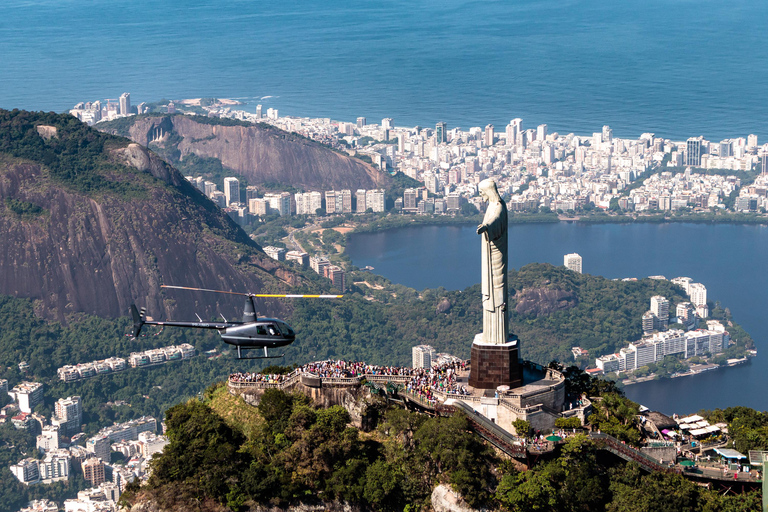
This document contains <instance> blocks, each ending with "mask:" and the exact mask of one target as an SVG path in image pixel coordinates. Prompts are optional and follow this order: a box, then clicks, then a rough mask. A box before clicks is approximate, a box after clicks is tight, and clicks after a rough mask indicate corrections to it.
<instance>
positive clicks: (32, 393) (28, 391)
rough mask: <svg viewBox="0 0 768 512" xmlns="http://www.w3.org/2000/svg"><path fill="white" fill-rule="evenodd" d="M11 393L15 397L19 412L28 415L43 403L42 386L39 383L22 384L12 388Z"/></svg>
mask: <svg viewBox="0 0 768 512" xmlns="http://www.w3.org/2000/svg"><path fill="white" fill-rule="evenodd" d="M11 392H12V393H13V394H14V396H15V397H16V401H17V402H18V404H19V410H20V411H21V412H26V413H28V414H29V413H32V411H34V409H35V407H37V404H39V403H41V402H42V401H43V385H42V384H40V383H39V382H22V383H20V384H17V385H16V386H14V388H13V389H12V390H11Z"/></svg>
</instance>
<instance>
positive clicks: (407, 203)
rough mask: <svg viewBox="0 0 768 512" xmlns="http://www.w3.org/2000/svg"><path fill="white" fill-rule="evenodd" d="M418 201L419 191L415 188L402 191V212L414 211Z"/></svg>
mask: <svg viewBox="0 0 768 512" xmlns="http://www.w3.org/2000/svg"><path fill="white" fill-rule="evenodd" d="M418 200H419V191H418V190H416V189H415V188H407V189H405V190H404V191H403V210H406V211H416V204H417V202H418Z"/></svg>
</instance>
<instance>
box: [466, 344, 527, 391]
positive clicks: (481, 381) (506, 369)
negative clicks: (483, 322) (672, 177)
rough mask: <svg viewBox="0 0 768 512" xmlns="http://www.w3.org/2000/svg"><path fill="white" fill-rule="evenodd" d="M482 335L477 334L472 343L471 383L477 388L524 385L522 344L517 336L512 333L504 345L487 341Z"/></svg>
mask: <svg viewBox="0 0 768 512" xmlns="http://www.w3.org/2000/svg"><path fill="white" fill-rule="evenodd" d="M482 336H483V335H482V334H478V335H477V336H475V341H474V343H472V355H471V358H470V373H469V385H470V386H472V387H473V388H476V389H496V388H497V387H499V386H509V387H510V388H517V387H520V386H522V385H523V367H522V366H520V361H519V357H520V345H519V341H518V339H517V336H514V335H510V337H509V341H508V342H507V343H504V344H503V345H497V344H493V343H485V342H484V341H482Z"/></svg>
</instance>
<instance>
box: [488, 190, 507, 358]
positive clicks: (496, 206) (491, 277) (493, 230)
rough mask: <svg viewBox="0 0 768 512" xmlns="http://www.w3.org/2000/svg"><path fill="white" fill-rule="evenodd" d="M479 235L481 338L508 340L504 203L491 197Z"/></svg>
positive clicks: (500, 342)
mask: <svg viewBox="0 0 768 512" xmlns="http://www.w3.org/2000/svg"><path fill="white" fill-rule="evenodd" d="M482 225H484V226H487V228H488V230H487V231H486V232H485V233H483V236H482V293H483V338H484V341H485V342H486V343H495V344H502V343H507V338H508V337H509V327H508V325H507V251H508V248H507V206H506V205H505V204H504V201H502V200H498V201H495V200H491V201H490V202H489V203H488V209H487V210H486V212H485V216H484V217H483V224H482Z"/></svg>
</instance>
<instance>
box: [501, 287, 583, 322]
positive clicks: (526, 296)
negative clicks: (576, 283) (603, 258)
mask: <svg viewBox="0 0 768 512" xmlns="http://www.w3.org/2000/svg"><path fill="white" fill-rule="evenodd" d="M515 301H516V305H515V311H517V312H518V313H519V314H521V315H526V316H546V315H550V314H552V313H554V312H555V311H561V310H564V309H570V308H573V307H575V306H576V305H577V304H578V302H579V301H578V299H577V298H576V296H575V295H574V294H573V292H570V291H567V290H562V289H560V288H544V287H539V288H524V289H522V290H521V291H519V292H517V294H515Z"/></svg>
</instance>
